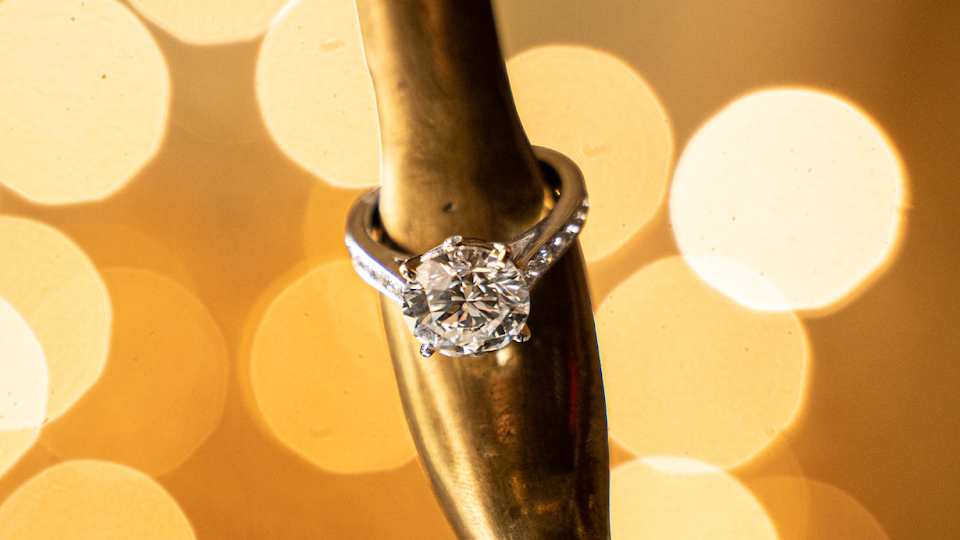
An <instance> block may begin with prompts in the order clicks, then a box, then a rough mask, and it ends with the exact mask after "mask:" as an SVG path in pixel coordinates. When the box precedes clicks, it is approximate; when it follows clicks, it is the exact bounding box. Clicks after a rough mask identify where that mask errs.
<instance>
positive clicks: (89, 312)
mask: <svg viewBox="0 0 960 540" xmlns="http://www.w3.org/2000/svg"><path fill="white" fill-rule="evenodd" d="M0 253H2V254H3V256H2V257H0V297H2V298H3V299H4V300H6V301H7V302H9V303H10V305H11V306H13V308H14V309H16V311H17V312H18V313H19V314H20V315H21V316H22V317H23V318H24V320H26V322H27V324H28V325H29V326H30V328H31V329H32V330H33V334H34V335H35V336H36V337H37V340H38V341H39V342H40V345H41V348H42V349H43V353H44V355H45V357H46V360H47V371H48V373H49V387H48V390H49V392H48V396H47V416H49V417H50V418H51V419H54V418H57V417H58V416H60V415H61V414H62V413H63V412H64V411H65V410H66V409H67V408H68V407H70V406H71V405H72V404H73V403H74V402H75V401H76V400H77V399H78V398H79V397H80V396H81V395H82V394H83V393H84V392H85V391H86V390H87V388H89V387H90V385H92V384H93V383H94V381H96V380H97V377H99V376H100V372H101V371H102V370H103V365H104V363H105V362H106V358H107V350H108V346H109V342H110V321H111V308H110V299H109V296H108V294H107V288H106V286H105V285H104V283H103V280H102V279H101V278H100V275H99V274H98V273H97V271H96V269H95V268H94V266H93V264H92V263H91V262H90V260H89V259H88V258H87V256H86V255H85V254H84V253H83V252H82V251H80V248H78V247H77V246H76V245H75V244H74V243H73V242H72V241H71V240H70V239H69V238H67V237H65V236H64V235H63V234H61V233H60V232H59V231H57V230H56V229H53V228H51V227H49V226H47V225H43V224H40V223H37V222H35V221H31V220H29V219H23V218H16V217H7V216H3V217H0Z"/></svg>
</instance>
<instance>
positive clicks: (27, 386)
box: [0, 298, 50, 431]
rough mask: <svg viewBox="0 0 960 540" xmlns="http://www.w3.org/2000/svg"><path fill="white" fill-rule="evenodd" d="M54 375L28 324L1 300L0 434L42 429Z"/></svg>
mask: <svg viewBox="0 0 960 540" xmlns="http://www.w3.org/2000/svg"><path fill="white" fill-rule="evenodd" d="M49 384H50V376H49V374H48V373H47V360H46V358H44V357H43V349H42V348H41V347H40V342H39V341H38V340H37V337H36V336H35V335H33V330H31V329H30V326H29V325H28V324H27V321H25V320H24V319H23V317H21V316H20V314H19V313H17V310H15V309H14V308H13V306H11V305H10V304H9V303H7V301H6V300H4V299H3V298H0V431H11V430H21V429H29V428H36V427H40V426H41V425H42V424H43V419H44V418H45V417H46V415H47V392H48V390H47V387H48V386H49Z"/></svg>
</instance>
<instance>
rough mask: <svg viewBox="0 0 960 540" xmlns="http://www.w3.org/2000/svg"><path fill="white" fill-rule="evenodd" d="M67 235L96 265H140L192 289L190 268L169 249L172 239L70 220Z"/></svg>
mask: <svg viewBox="0 0 960 540" xmlns="http://www.w3.org/2000/svg"><path fill="white" fill-rule="evenodd" d="M70 236H71V238H73V239H74V240H75V241H76V242H77V243H78V244H80V245H82V246H83V247H84V249H85V250H86V253H87V255H89V256H90V259H91V260H92V261H93V262H94V264H96V265H97V266H98V267H99V268H140V269H143V270H149V271H151V272H154V273H157V274H160V275H162V276H166V277H168V278H170V279H172V280H174V281H176V282H178V283H180V284H183V285H184V286H186V287H187V288H188V289H194V288H195V285H194V284H193V275H192V273H191V271H190V269H188V267H187V265H186V264H184V262H183V261H182V260H181V259H180V258H179V257H178V256H177V255H175V254H174V253H173V251H171V249H170V247H169V244H172V242H170V243H164V242H162V241H160V239H158V238H157V237H155V236H153V235H151V234H148V233H146V232H144V231H143V230H140V229H137V228H134V227H128V226H125V225H121V224H118V223H106V222H98V221H89V220H84V221H83V222H82V223H71V224H70Z"/></svg>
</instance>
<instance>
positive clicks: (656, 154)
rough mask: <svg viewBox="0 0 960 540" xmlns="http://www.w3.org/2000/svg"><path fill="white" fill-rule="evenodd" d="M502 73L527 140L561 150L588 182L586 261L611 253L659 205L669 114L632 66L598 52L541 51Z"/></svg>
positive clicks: (669, 143)
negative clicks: (510, 91) (588, 209)
mask: <svg viewBox="0 0 960 540" xmlns="http://www.w3.org/2000/svg"><path fill="white" fill-rule="evenodd" d="M507 69H508V71H509V74H510V84H511V86H512V87H513V95H514V99H515V100H516V103H517V110H518V111H519V113H520V118H521V119H522V120H523V128H524V130H526V132H527V136H528V137H529V138H530V141H531V142H532V143H533V144H536V145H540V146H546V147H548V148H553V149H555V150H558V151H560V152H563V153H564V154H566V155H567V156H569V157H570V158H571V159H573V160H574V161H575V162H576V163H577V165H579V167H580V169H581V170H582V171H583V174H584V177H585V178H586V181H587V188H588V191H589V192H590V205H591V212H590V220H589V221H588V222H587V226H586V227H585V228H584V231H583V235H582V236H581V237H580V243H581V245H582V246H583V252H584V255H585V257H586V258H587V260H596V259H599V258H601V257H603V256H605V255H608V254H610V253H611V252H613V251H614V250H616V249H617V248H618V247H620V246H621V245H623V244H624V243H625V242H626V241H627V240H628V239H630V237H631V236H633V235H634V234H636V232H637V231H639V230H640V229H641V228H642V227H643V226H644V224H646V223H647V222H648V221H649V220H650V218H651V217H652V216H653V215H654V214H655V213H656V211H657V210H658V208H659V207H660V206H661V203H662V202H663V198H664V194H665V193H666V187H667V180H668V177H669V167H670V163H671V160H672V159H673V136H672V134H671V130H670V126H669V122H668V120H667V113H666V111H665V110H664V108H663V106H662V105H661V104H660V101H659V99H658V98H657V96H656V94H655V93H654V92H653V89H651V88H650V85H648V84H647V83H646V81H644V80H643V79H642V78H641V77H640V76H639V75H638V74H637V73H636V72H635V71H634V70H633V69H632V68H631V67H630V66H628V65H627V64H626V63H624V62H622V61H621V60H619V59H617V58H615V57H613V56H611V55H609V54H606V53H602V52H600V51H595V50H592V49H587V48H584V47H575V46H550V47H540V48H536V49H532V50H529V51H526V52H524V53H521V54H520V55H518V56H516V57H514V58H511V59H510V61H509V62H507Z"/></svg>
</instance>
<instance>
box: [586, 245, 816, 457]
mask: <svg viewBox="0 0 960 540" xmlns="http://www.w3.org/2000/svg"><path fill="white" fill-rule="evenodd" d="M596 324H597V338H598V341H599V344H600V355H601V359H602V363H603V374H604V384H605V392H606V398H607V414H608V421H609V425H610V432H611V434H612V436H614V437H615V438H616V439H617V440H618V441H619V442H620V443H622V444H623V445H624V446H625V447H626V448H627V449H629V450H631V451H632V452H633V453H635V454H637V455H638V456H641V457H644V456H680V457H688V458H690V459H696V460H698V461H702V462H705V463H709V464H711V465H715V466H719V467H723V468H728V467H733V466H736V465H739V464H741V463H743V462H745V461H746V460H748V459H749V458H751V457H753V456H754V455H756V454H757V453H758V452H760V451H761V450H762V449H763V448H764V447H765V446H766V445H767V444H769V442H770V441H771V440H773V439H774V438H775V437H776V436H777V434H778V433H779V432H780V431H782V430H783V428H784V427H786V426H787V425H788V424H789V423H790V421H791V420H792V419H793V417H794V414H795V413H796V411H797V410H798V407H799V406H800V401H801V396H802V390H803V385H804V372H805V367H806V361H807V345H806V338H805V335H804V330H803V327H802V326H801V324H800V322H799V320H798V319H797V318H796V317H795V316H794V315H793V314H791V313H766V312H757V311H753V310H750V309H747V308H744V307H743V306H741V305H740V304H738V303H736V302H734V301H732V300H730V299H729V298H727V297H725V296H723V295H722V294H720V293H718V292H717V291H715V290H714V289H712V288H711V287H710V286H708V285H707V284H706V283H704V282H703V281H702V280H700V279H699V278H698V277H697V276H696V274H694V272H693V271H692V270H691V269H690V267H689V266H688V265H687V264H686V262H685V261H684V259H683V258H681V257H670V258H666V259H661V260H659V261H657V262H655V263H653V264H651V265H649V266H646V267H644V268H642V269H641V270H640V271H639V272H637V273H636V274H634V275H633V276H632V277H630V278H629V279H628V280H627V281H625V282H624V283H623V284H621V285H620V286H619V287H618V288H617V289H616V290H614V292H613V293H612V294H611V295H610V296H609V297H607V298H606V299H604V300H603V302H602V303H601V304H600V306H599V308H598V309H597V314H596Z"/></svg>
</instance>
